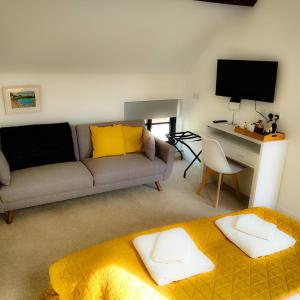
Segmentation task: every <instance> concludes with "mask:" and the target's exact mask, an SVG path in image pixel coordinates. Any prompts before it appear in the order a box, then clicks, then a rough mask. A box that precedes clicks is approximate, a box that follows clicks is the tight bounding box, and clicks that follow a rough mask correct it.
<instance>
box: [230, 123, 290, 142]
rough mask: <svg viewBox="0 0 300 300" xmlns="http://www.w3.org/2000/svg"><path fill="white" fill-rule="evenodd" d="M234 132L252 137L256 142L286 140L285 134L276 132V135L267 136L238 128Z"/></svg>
mask: <svg viewBox="0 0 300 300" xmlns="http://www.w3.org/2000/svg"><path fill="white" fill-rule="evenodd" d="M234 131H235V132H237V133H240V134H243V135H246V136H249V137H252V138H254V139H256V140H259V141H263V142H271V141H278V140H284V138H285V134H284V132H276V133H270V134H267V135H263V134H259V133H257V132H252V131H249V130H247V129H243V128H240V127H238V126H237V127H235V128H234Z"/></svg>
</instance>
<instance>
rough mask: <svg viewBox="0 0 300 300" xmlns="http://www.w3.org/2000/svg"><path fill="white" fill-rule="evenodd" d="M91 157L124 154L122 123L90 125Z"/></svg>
mask: <svg viewBox="0 0 300 300" xmlns="http://www.w3.org/2000/svg"><path fill="white" fill-rule="evenodd" d="M90 130H91V136H92V144H93V158H98V157H104V156H114V155H122V154H125V144H124V137H123V130H122V125H114V126H105V127H104V126H103V127H100V126H90Z"/></svg>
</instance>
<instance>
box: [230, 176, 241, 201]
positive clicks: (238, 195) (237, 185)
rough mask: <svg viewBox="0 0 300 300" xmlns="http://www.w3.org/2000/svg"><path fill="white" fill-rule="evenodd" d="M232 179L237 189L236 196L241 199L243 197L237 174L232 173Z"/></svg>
mask: <svg viewBox="0 0 300 300" xmlns="http://www.w3.org/2000/svg"><path fill="white" fill-rule="evenodd" d="M231 180H232V186H233V188H234V190H235V194H236V197H237V198H238V199H239V200H240V199H241V193H240V188H239V182H238V177H237V174H232V175H231Z"/></svg>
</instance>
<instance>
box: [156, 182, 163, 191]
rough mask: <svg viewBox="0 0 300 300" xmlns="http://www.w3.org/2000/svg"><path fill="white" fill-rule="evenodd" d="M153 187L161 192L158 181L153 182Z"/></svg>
mask: <svg viewBox="0 0 300 300" xmlns="http://www.w3.org/2000/svg"><path fill="white" fill-rule="evenodd" d="M155 186H156V189H157V190H158V191H159V192H161V191H162V188H161V185H160V182H159V181H155Z"/></svg>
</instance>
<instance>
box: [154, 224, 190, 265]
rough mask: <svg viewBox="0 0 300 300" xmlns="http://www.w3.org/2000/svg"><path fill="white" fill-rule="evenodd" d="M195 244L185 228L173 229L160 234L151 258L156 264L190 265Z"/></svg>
mask: <svg viewBox="0 0 300 300" xmlns="http://www.w3.org/2000/svg"><path fill="white" fill-rule="evenodd" d="M193 244H194V242H193V241H192V239H191V238H190V237H189V235H188V234H187V233H186V231H185V230H184V229H183V228H173V229H170V230H166V231H163V232H161V233H159V234H158V236H157V238H156V241H155V244H154V247H153V249H152V254H151V258H152V259H153V260H154V261H156V262H162V263H170V262H183V263H189V262H190V258H191V248H192V247H193Z"/></svg>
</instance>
